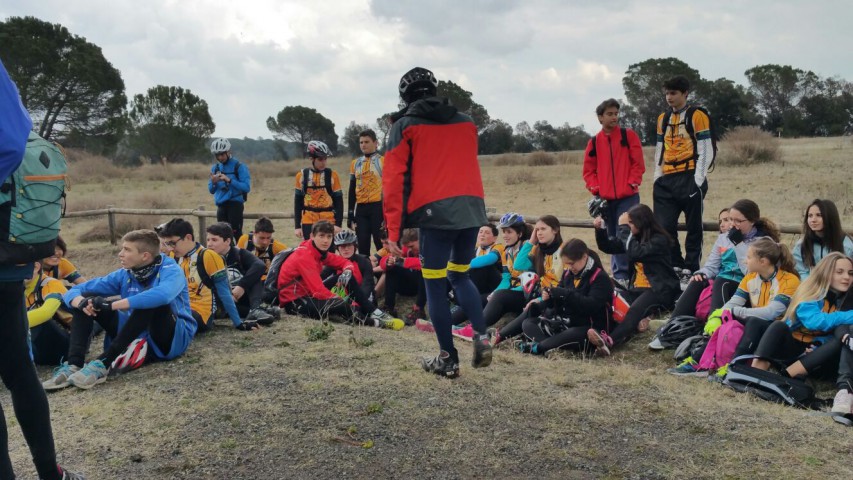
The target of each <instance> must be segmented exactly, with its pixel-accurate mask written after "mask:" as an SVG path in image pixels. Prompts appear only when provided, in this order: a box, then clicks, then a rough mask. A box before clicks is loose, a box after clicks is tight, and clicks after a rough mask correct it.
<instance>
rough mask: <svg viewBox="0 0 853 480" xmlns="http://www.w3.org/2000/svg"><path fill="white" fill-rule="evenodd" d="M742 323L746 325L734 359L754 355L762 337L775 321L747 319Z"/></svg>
mask: <svg viewBox="0 0 853 480" xmlns="http://www.w3.org/2000/svg"><path fill="white" fill-rule="evenodd" d="M742 323H743V324H744V327H743V336H742V337H740V341H739V342H738V344H737V348H735V355H734V358H737V357H739V356H741V355H749V354H751V353H753V352H754V351H755V349H756V348H758V343H759V342H761V337H763V336H764V333H765V332H767V329H768V328H770V324H772V323H773V320H765V319H763V318H758V317H747V318H746V320H745V321H744V322H742ZM783 323H784V322H783Z"/></svg>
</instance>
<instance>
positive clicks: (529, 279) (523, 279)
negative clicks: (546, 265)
mask: <svg viewBox="0 0 853 480" xmlns="http://www.w3.org/2000/svg"><path fill="white" fill-rule="evenodd" d="M518 280H519V282H520V283H521V289H522V290H523V291H524V298H525V299H527V300H528V301H530V300H533V299H534V298H536V297H538V296H539V275H536V272H523V273H522V274H521V275H519V276H518Z"/></svg>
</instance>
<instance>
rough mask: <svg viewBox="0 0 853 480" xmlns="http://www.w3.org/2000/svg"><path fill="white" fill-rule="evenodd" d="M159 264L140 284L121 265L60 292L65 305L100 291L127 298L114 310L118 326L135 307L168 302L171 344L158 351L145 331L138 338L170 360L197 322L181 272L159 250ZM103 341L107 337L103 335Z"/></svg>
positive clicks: (183, 348)
mask: <svg viewBox="0 0 853 480" xmlns="http://www.w3.org/2000/svg"><path fill="white" fill-rule="evenodd" d="M160 257H161V258H162V262H163V263H162V264H161V265H160V267H158V268H157V272H156V273H155V274H154V278H153V279H152V281H151V284H150V285H149V286H147V287H146V286H143V285H141V284H140V283H139V282H138V281H137V280H136V278H135V277H134V276H133V275H131V274H130V272H129V271H127V270H126V269H124V268H121V269H119V270H116V271H114V272H112V273H110V274H108V275H106V276H104V277H98V278H93V279H92V280H89V281H87V282H83V283H81V284H79V285H75V286H73V287H72V288H71V289H70V290H68V292H67V293H66V294H65V296H63V301H64V302H65V304H66V305H71V300H73V299H74V298H76V297H78V296H80V295H83V296H86V295H101V296H104V297H109V296H114V295H120V296H121V298H123V299H124V298H126V299H128V302H129V303H130V309H128V310H120V311H118V328H119V330H120V329H121V328H123V327H124V325H125V323H127V320H128V318H130V314H131V313H133V310H134V309H137V308H155V307H160V306H163V305H169V307H170V309H171V310H172V315H174V316H175V336H174V338H173V340H172V345H171V348H169V350H168V351H165V352H164V351H162V350H160V348H159V347H158V346H157V344H156V343H154V342H153V341H151V339H150V338H148V336H149V335H148V331H147V330H146V331H144V332H142V334H140V336H139V338H145V339H147V340H148V348H149V349H151V350H150V351H152V352H153V353H154V356H155V357H157V358H159V359H161V360H171V359H173V358H176V357H179V356H181V355H182V354H183V353H184V352H185V351H186V350H187V347H189V345H190V342H191V341H192V339H193V337H194V336H195V333H196V330H198V325H197V324H196V322H195V319H193V317H192V313H191V311H190V297H189V293H188V292H187V279H186V277H184V272H183V271H182V270H181V268H180V267H178V264H177V263H175V261H174V260H172V259H171V258H170V257H167V256H165V255H163V254H160ZM104 343H107V339H106V338H105V339H104Z"/></svg>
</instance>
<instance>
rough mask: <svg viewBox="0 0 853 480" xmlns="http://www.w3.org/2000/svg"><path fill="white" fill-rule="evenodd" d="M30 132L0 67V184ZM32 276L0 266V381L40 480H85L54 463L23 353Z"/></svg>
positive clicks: (39, 395) (1, 443)
mask: <svg viewBox="0 0 853 480" xmlns="http://www.w3.org/2000/svg"><path fill="white" fill-rule="evenodd" d="M31 129H32V120H30V115H29V113H27V111H26V109H24V106H23V104H21V99H20V97H19V96H18V89H17V88H16V87H15V84H14V83H13V82H12V79H10V78H9V74H8V73H6V67H5V66H4V65H3V63H2V62H0V184H6V180H7V179H8V177H10V176H11V175H12V172H14V171H15V170H16V169H17V168H18V166H19V165H20V164H21V161H22V160H23V158H24V152H25V149H26V145H27V137H28V135H29V133H30V130H31ZM32 275H33V263H32V262H30V263H22V264H20V265H16V264H0V377H2V379H3V384H4V385H6V388H8V389H9V392H10V393H11V394H12V395H11V396H12V405H13V407H14V409H15V417H16V418H17V419H18V424H19V425H20V426H21V431H23V433H24V438H25V439H26V441H27V445H29V447H30V453H31V454H32V456H33V463H34V464H35V467H36V471H37V472H38V475H39V477H40V478H42V479H44V480H84V477H83V476H82V475H80V474H78V473H72V472H69V471H67V470H63V469H62V467H60V466H59V465H57V463H56V450H55V447H54V443H53V430H52V429H51V426H50V407H49V406H48V403H47V396H46V395H45V393H44V389H43V388H42V387H41V382H39V379H38V375H37V374H36V369H35V367H34V366H33V362H32V360H31V359H30V352H29V348H28V347H27V319H26V309H25V304H24V302H25V299H24V280H26V279H28V278H30V277H31V276H32ZM0 478H3V479H9V478H15V472H14V470H13V469H12V460H11V458H9V439H8V432H7V431H6V418H5V416H4V415H3V409H2V408H0Z"/></svg>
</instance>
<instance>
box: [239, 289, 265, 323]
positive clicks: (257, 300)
mask: <svg viewBox="0 0 853 480" xmlns="http://www.w3.org/2000/svg"><path fill="white" fill-rule="evenodd" d="M263 298H264V282H261V281H258V282H257V283H256V284H254V285H252V287H251V288H250V289H248V290H246V292H245V293H244V294H243V296H242V297H240V300H237V302H235V305H236V306H237V313H239V314H240V316H241V317H243V318H246V316H247V315H249V312H250V311H252V310H254V309H256V308H258V307H259V306H261V301H263Z"/></svg>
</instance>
